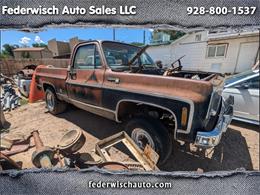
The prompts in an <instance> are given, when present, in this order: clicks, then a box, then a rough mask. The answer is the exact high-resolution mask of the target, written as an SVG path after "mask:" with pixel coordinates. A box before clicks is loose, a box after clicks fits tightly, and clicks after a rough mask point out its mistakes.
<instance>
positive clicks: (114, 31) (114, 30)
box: [113, 28, 116, 41]
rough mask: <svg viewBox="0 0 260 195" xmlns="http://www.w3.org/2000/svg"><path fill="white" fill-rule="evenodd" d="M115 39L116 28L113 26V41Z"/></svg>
mask: <svg viewBox="0 0 260 195" xmlns="http://www.w3.org/2000/svg"><path fill="white" fill-rule="evenodd" d="M115 40H116V29H115V28H113V41H115Z"/></svg>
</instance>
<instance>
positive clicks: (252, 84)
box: [248, 76, 260, 89]
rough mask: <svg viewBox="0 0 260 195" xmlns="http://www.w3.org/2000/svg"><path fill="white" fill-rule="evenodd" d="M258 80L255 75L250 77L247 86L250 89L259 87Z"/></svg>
mask: <svg viewBox="0 0 260 195" xmlns="http://www.w3.org/2000/svg"><path fill="white" fill-rule="evenodd" d="M259 82H260V80H259V76H258V77H255V78H253V79H250V80H249V81H248V84H249V88H250V89H259Z"/></svg>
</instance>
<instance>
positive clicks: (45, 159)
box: [32, 130, 54, 168]
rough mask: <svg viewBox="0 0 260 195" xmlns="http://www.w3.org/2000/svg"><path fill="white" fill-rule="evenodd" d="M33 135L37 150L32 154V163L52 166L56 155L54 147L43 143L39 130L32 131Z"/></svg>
mask: <svg viewBox="0 0 260 195" xmlns="http://www.w3.org/2000/svg"><path fill="white" fill-rule="evenodd" d="M32 136H33V139H34V143H35V146H36V150H35V151H34V152H33V154H32V163H33V164H34V166H36V167H38V168H51V167H52V160H53V157H54V151H53V149H51V148H50V147H47V146H44V145H43V142H42V140H41V138H40V136H39V132H38V131H37V130H36V131H33V132H32Z"/></svg>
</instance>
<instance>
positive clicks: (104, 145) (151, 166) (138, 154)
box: [96, 131, 159, 171]
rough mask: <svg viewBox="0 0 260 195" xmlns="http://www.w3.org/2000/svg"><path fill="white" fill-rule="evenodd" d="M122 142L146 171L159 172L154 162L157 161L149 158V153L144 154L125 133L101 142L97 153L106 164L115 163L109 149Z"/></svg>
mask: <svg viewBox="0 0 260 195" xmlns="http://www.w3.org/2000/svg"><path fill="white" fill-rule="evenodd" d="M120 142H122V143H123V144H124V145H125V146H126V147H127V148H128V150H129V151H130V152H131V153H132V155H133V156H134V157H135V159H136V160H137V161H138V162H139V164H140V165H141V166H142V167H143V169H144V170H146V171H153V170H159V169H158V167H157V166H156V164H155V162H154V161H156V160H151V159H152V157H150V156H147V153H149V152H146V153H144V151H142V150H141V149H140V148H139V147H138V146H137V145H136V144H135V143H134V141H133V140H132V139H131V138H130V137H129V136H128V135H127V133H126V132H124V131H122V132H120V133H117V134H115V135H112V136H110V137H107V138H105V139H103V140H101V141H99V142H98V143H97V144H96V152H97V154H99V155H100V156H101V157H102V158H103V161H104V162H108V161H113V160H112V159H111V157H110V155H109V153H108V152H107V149H108V148H110V147H112V146H114V145H116V144H118V143H120ZM149 150H150V149H149Z"/></svg>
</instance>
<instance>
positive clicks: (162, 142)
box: [36, 41, 233, 164]
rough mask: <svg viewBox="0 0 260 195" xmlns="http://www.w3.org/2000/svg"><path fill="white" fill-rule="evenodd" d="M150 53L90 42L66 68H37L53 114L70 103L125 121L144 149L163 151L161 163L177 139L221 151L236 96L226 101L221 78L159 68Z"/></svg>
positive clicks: (37, 76) (134, 47)
mask: <svg viewBox="0 0 260 195" xmlns="http://www.w3.org/2000/svg"><path fill="white" fill-rule="evenodd" d="M145 49H146V47H143V48H140V47H136V46H133V45H129V44H125V43H119V42H112V41H88V42H83V43H80V44H78V45H77V46H76V47H75V48H74V51H73V53H72V55H71V61H70V65H69V67H68V68H67V69H66V68H55V66H46V67H39V68H37V69H36V82H37V85H38V86H39V87H40V88H41V89H42V90H44V92H45V101H46V105H47V108H48V110H49V112H51V113H52V114H59V113H61V112H64V111H65V110H66V105H67V104H68V103H69V104H73V105H75V106H77V107H79V108H81V109H84V110H86V111H89V112H92V113H95V114H97V115H100V116H102V117H106V118H108V119H111V120H115V121H117V122H118V123H122V122H123V123H124V124H125V131H127V132H128V133H129V135H130V136H131V137H132V139H133V140H134V141H135V142H136V143H137V144H138V145H139V146H140V148H142V149H143V148H144V147H145V146H146V144H149V145H150V146H151V147H152V148H154V149H155V151H156V152H158V154H159V155H160V159H159V163H160V164H162V163H164V162H165V161H166V160H167V158H168V157H169V155H170V154H171V151H172V148H173V147H172V146H173V145H172V142H173V140H182V141H184V142H186V143H195V145H197V146H198V147H204V148H208V147H214V146H216V145H217V144H218V143H219V141H220V139H221V135H222V133H223V132H225V131H226V129H227V126H228V125H229V124H230V122H231V120H232V115H233V107H232V105H233V98H232V96H230V97H229V98H227V99H225V100H224V98H222V96H221V92H222V87H221V84H219V86H215V85H216V78H217V77H218V75H215V74H206V73H195V72H191V71H182V70H180V69H178V68H172V67H171V68H168V69H166V70H165V69H162V68H161V67H160V68H159V67H158V66H157V65H156V64H155V63H154V62H153V60H152V59H151V57H150V56H149V55H148V54H147V53H146V52H145ZM220 83H221V82H220ZM86 122H87V120H86Z"/></svg>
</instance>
